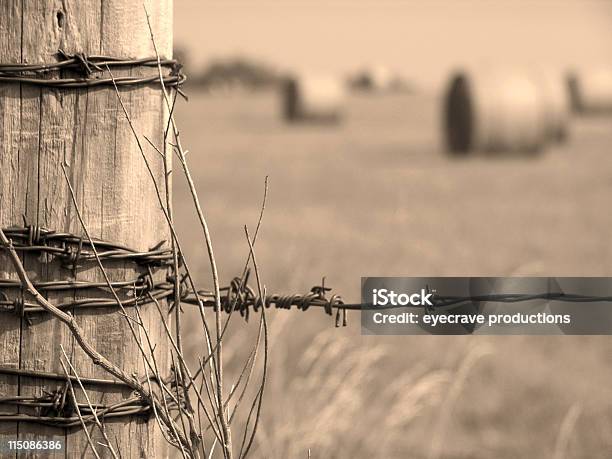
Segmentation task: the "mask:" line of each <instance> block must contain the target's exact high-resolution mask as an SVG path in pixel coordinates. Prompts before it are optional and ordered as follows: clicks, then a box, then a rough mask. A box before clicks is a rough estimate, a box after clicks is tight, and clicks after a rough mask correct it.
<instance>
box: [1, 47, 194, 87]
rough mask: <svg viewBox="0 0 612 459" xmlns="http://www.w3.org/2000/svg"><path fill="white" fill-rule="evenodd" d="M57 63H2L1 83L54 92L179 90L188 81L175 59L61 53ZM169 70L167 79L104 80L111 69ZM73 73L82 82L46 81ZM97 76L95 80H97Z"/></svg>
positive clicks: (134, 77) (120, 78) (121, 78)
mask: <svg viewBox="0 0 612 459" xmlns="http://www.w3.org/2000/svg"><path fill="white" fill-rule="evenodd" d="M57 58H58V61H57V62H51V63H41V64H21V63H11V64H2V63H0V82H4V83H22V84H30V85H37V86H46V87H52V88H85V87H92V86H115V85H116V86H128V85H143V84H151V83H158V84H159V83H160V82H161V81H162V79H163V84H164V86H167V87H176V88H178V87H179V86H180V85H182V84H183V83H184V82H185V80H186V79H187V77H186V75H184V74H183V73H182V72H181V69H182V65H180V64H179V63H178V62H177V61H176V60H174V59H159V60H158V59H157V58H156V57H147V58H140V59H131V58H127V59H124V58H119V57H114V56H100V55H91V56H88V55H86V54H84V53H76V54H68V53H66V52H64V51H63V50H61V49H60V50H59V51H58V53H57ZM134 66H145V67H158V66H161V67H169V68H170V72H169V73H168V74H167V75H161V74H157V73H155V74H152V75H149V76H132V75H129V76H116V77H108V78H104V77H101V76H99V75H95V74H96V73H102V72H104V71H105V70H108V71H110V68H118V67H119V68H120V67H134ZM62 70H71V71H74V72H76V73H78V74H80V75H81V77H78V78H44V77H45V76H46V75H47V74H49V73H50V72H53V71H62ZM94 75H95V76H94Z"/></svg>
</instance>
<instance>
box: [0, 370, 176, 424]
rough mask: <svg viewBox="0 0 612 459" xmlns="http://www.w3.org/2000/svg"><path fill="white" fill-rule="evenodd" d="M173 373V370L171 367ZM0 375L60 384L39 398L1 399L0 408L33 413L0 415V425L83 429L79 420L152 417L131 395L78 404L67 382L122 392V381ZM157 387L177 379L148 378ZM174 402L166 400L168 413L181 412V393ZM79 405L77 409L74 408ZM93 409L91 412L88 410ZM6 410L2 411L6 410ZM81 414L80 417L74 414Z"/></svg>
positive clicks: (8, 372)
mask: <svg viewBox="0 0 612 459" xmlns="http://www.w3.org/2000/svg"><path fill="white" fill-rule="evenodd" d="M171 371H172V372H173V371H174V369H173V368H171ZM0 374H4V375H12V376H21V377H30V378H37V379H43V380H45V381H47V385H51V384H53V381H57V382H63V385H62V386H60V387H57V386H56V389H55V390H51V391H49V390H45V389H43V390H42V394H41V395H40V396H34V395H12V396H0V406H3V407H10V406H13V407H15V409H16V408H19V407H22V408H31V409H34V411H35V412H34V414H32V413H6V412H4V413H0V423H2V422H16V421H17V422H19V421H22V422H33V423H38V424H44V425H52V426H56V427H64V428H71V427H78V428H80V427H82V424H81V420H82V421H84V422H85V424H89V423H93V422H95V421H96V417H97V418H98V419H100V420H102V421H104V420H106V419H109V418H117V417H127V416H138V415H145V416H148V415H150V414H151V412H152V410H151V406H150V405H148V404H147V403H146V402H145V401H144V400H143V399H142V398H141V397H139V396H137V395H135V393H134V392H132V393H131V395H130V396H129V397H128V398H126V399H124V400H121V401H119V402H116V403H114V404H111V405H106V404H102V403H92V404H91V407H90V405H89V403H81V402H77V401H76V400H75V399H74V398H73V396H72V394H71V392H70V391H69V390H68V388H69V384H68V380H70V381H73V382H77V381H79V382H80V383H82V384H94V385H102V386H105V387H117V388H121V389H127V388H129V386H128V385H127V384H126V383H124V382H123V381H118V380H109V379H100V378H87V377H77V376H74V375H66V374H56V373H50V372H44V371H38V370H28V369H21V368H10V367H2V366H0ZM149 379H150V380H153V381H154V382H156V383H157V384H165V385H169V386H174V385H175V381H176V379H175V378H174V376H173V375H170V376H169V377H167V378H164V379H163V380H162V381H157V379H156V378H155V376H151V377H149ZM176 394H177V398H176V400H175V399H173V398H172V397H167V396H166V395H164V396H165V397H167V400H166V405H167V406H168V407H169V409H170V410H171V411H176V410H180V409H184V406H183V405H184V393H181V391H180V390H179V391H176ZM77 406H78V408H79V409H78V410H77V409H76V407H77ZM91 408H93V410H92V409H91ZM7 409H8V408H5V409H4V410H3V411H7ZM78 412H80V413H81V417H80V418H79V416H78V415H77V414H75V413H78Z"/></svg>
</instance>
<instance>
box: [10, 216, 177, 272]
mask: <svg viewBox="0 0 612 459" xmlns="http://www.w3.org/2000/svg"><path fill="white" fill-rule="evenodd" d="M3 231H4V233H5V234H6V236H7V238H8V239H9V241H10V243H11V244H12V246H13V248H14V249H15V250H17V251H18V252H34V253H46V254H48V255H51V257H52V258H58V259H60V260H61V261H62V263H63V264H64V265H66V266H71V267H76V266H80V263H84V262H95V261H96V256H95V254H94V252H93V250H92V248H91V243H90V242H89V240H87V239H84V238H82V237H80V236H77V235H75V234H71V233H64V232H57V231H52V230H50V229H48V228H44V227H40V226H37V225H24V226H23V227H17V226H13V227H9V228H3ZM92 240H93V243H94V244H95V246H96V250H97V252H98V256H99V258H100V260H124V261H134V262H136V263H138V264H143V265H145V264H146V265H152V266H169V265H170V264H171V262H172V250H171V249H170V248H164V245H165V243H166V241H160V242H159V243H158V244H156V245H155V246H154V247H152V248H151V249H150V250H147V251H139V250H135V249H132V248H129V247H126V246H124V245H121V244H117V243H113V242H109V241H103V240H100V239H95V238H92ZM2 249H6V247H4V246H3V245H1V244H0V250H2ZM43 261H44V260H43Z"/></svg>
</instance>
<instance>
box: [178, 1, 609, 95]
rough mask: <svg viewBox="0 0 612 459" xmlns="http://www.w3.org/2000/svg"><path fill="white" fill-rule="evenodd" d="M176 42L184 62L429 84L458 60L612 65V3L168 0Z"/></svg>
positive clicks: (435, 83)
mask: <svg viewBox="0 0 612 459" xmlns="http://www.w3.org/2000/svg"><path fill="white" fill-rule="evenodd" d="M174 40H175V45H178V46H181V47H182V48H184V49H185V50H186V51H187V52H188V56H189V59H190V61H191V66H200V65H203V64H204V63H205V62H207V61H209V60H211V59H214V58H222V57H227V56H248V57H253V58H257V59H259V60H263V61H265V62H268V63H270V64H272V65H274V66H276V67H278V68H280V69H286V70H292V71H303V72H316V73H330V74H343V75H346V74H347V73H348V72H351V71H354V70H357V69H359V68H361V67H363V66H369V65H374V66H384V67H387V68H389V69H391V70H393V71H396V72H399V73H400V74H402V75H404V76H405V77H407V78H409V79H411V80H412V81H413V82H415V83H416V84H418V85H420V86H422V87H427V88H436V87H438V86H440V85H441V84H442V83H443V81H444V80H445V79H446V78H447V76H448V73H449V72H450V71H452V70H453V69H455V68H456V67H458V66H464V65H482V64H487V65H489V64H494V65H498V64H504V65H512V66H524V65H533V64H538V65H543V66H547V67H551V68H558V69H566V68H568V67H592V66H598V65H605V64H612V1H585V0H558V1H542V0H539V1H538V0H532V1H529V0H497V1H484V0H479V1H476V0H471V1H460V0H432V1H400V0H396V1H389V0H377V1H373V0H353V1H347V0H309V1H308V0H276V1H272V0H247V1H237V0H214V1H213V0H200V1H198V0H175V2H174ZM192 68H193V67H192Z"/></svg>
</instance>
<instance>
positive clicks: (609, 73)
mask: <svg viewBox="0 0 612 459" xmlns="http://www.w3.org/2000/svg"><path fill="white" fill-rule="evenodd" d="M567 84H568V90H569V93H570V98H571V102H572V109H573V111H575V112H577V113H582V114H610V113H612V68H599V69H591V70H582V71H574V72H572V73H570V75H569V76H568V79H567Z"/></svg>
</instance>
